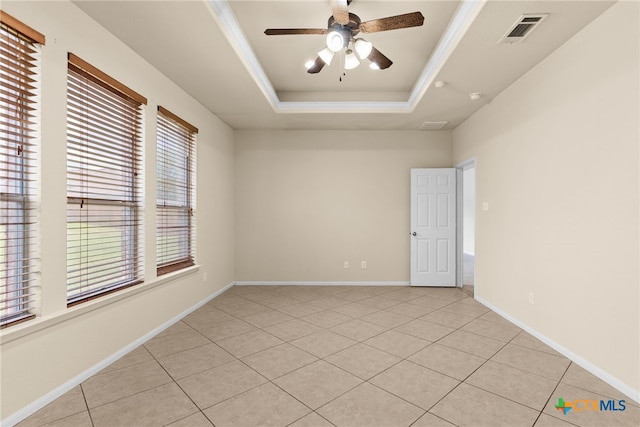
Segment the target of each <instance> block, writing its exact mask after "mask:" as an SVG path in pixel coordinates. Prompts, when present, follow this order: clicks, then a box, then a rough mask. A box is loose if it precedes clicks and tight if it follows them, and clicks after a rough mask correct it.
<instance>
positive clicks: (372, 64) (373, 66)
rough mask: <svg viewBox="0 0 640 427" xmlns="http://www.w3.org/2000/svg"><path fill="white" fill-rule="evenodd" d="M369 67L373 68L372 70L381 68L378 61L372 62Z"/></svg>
mask: <svg viewBox="0 0 640 427" xmlns="http://www.w3.org/2000/svg"><path fill="white" fill-rule="evenodd" d="M369 68H371V69H372V70H379V69H380V66H379V65H378V64H377V63H376V62H372V63H371V64H369Z"/></svg>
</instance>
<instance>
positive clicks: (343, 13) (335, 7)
mask: <svg viewBox="0 0 640 427" xmlns="http://www.w3.org/2000/svg"><path fill="white" fill-rule="evenodd" d="M331 12H332V13H333V19H335V20H336V22H337V23H338V24H340V25H347V24H348V23H349V10H348V9H347V0H331Z"/></svg>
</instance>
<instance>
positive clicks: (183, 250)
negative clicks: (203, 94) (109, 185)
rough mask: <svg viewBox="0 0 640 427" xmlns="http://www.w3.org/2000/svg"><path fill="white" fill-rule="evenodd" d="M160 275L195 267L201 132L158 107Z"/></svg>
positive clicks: (157, 209)
mask: <svg viewBox="0 0 640 427" xmlns="http://www.w3.org/2000/svg"><path fill="white" fill-rule="evenodd" d="M157 129H158V135H157V148H156V150H157V204H156V221H157V233H156V244H157V272H158V275H162V274H166V273H170V272H172V271H176V270H179V269H182V268H186V267H189V266H192V265H194V254H195V216H194V196H195V194H194V178H195V173H194V166H195V161H194V160H195V159H194V155H195V138H196V134H197V132H198V129H197V128H195V127H194V126H192V125H190V124H189V123H187V122H186V121H184V120H182V119H181V118H179V117H178V116H176V115H175V114H173V113H171V112H170V111H168V110H167V109H165V108H163V107H158V128H157Z"/></svg>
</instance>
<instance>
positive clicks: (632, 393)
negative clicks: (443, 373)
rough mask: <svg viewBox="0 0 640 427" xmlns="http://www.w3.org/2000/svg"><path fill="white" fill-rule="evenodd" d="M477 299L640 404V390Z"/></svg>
mask: <svg viewBox="0 0 640 427" xmlns="http://www.w3.org/2000/svg"><path fill="white" fill-rule="evenodd" d="M475 299H476V301H478V302H479V303H481V304H483V305H484V306H486V307H487V308H490V309H491V310H493V311H495V312H496V313H497V314H499V315H500V316H502V317H504V318H505V319H507V320H508V321H509V322H511V323H513V324H514V325H516V326H518V327H519V328H520V329H522V330H524V331H526V332H528V333H530V334H531V335H533V336H534V337H536V338H538V339H539V340H540V341H542V342H543V343H545V344H546V345H548V346H549V347H551V348H552V349H554V350H555V351H557V352H558V353H560V354H562V355H563V356H565V357H566V358H567V359H569V360H571V361H572V362H574V363H575V364H577V365H579V366H580V367H582V368H584V369H585V370H587V371H589V372H591V373H592V374H593V375H595V376H596V377H598V378H600V379H601V380H602V381H604V382H605V383H607V384H609V385H610V386H611V387H613V388H615V389H616V390H618V391H619V392H621V393H623V394H625V395H627V396H629V397H630V398H632V399H633V400H635V401H636V402H638V403H640V390H636V389H634V388H633V387H631V386H628V385H627V384H625V383H624V382H622V381H620V380H619V379H618V378H616V377H614V376H613V375H611V374H609V373H607V372H605V371H604V370H602V369H601V368H599V367H597V366H596V365H594V364H593V363H591V362H589V361H587V360H585V359H584V358H582V357H581V356H579V355H577V354H575V353H574V352H572V351H571V350H569V349H567V348H566V347H564V346H562V345H561V344H558V343H557V342H555V341H554V340H552V339H551V338H549V337H547V336H546V335H543V334H541V333H540V332H538V331H536V330H535V329H533V328H531V327H530V326H528V325H527V324H525V323H522V322H521V321H519V320H518V319H516V318H514V317H512V316H510V315H508V314H507V313H505V312H504V311H502V310H500V309H499V308H497V307H495V306H494V305H492V304H491V303H489V302H487V301H485V300H484V299H482V298H480V297H478V296H476V297H475Z"/></svg>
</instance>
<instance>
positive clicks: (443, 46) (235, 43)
mask: <svg viewBox="0 0 640 427" xmlns="http://www.w3.org/2000/svg"><path fill="white" fill-rule="evenodd" d="M486 2H487V0H463V1H462V3H461V4H460V6H459V7H458V10H456V12H455V14H454V16H453V19H452V20H451V22H449V25H448V26H447V28H446V29H445V31H444V34H443V36H442V38H441V39H440V41H439V42H438V45H437V46H436V48H435V49H434V51H433V53H432V54H431V56H430V57H429V60H428V61H427V64H426V65H425V67H424V69H423V70H422V73H421V74H420V76H419V77H418V80H417V81H416V84H415V85H414V87H413V90H412V91H411V93H410V95H409V98H408V100H407V101H406V102H389V101H379V102H344V101H335V102H331V101H322V102H318V101H313V102H291V101H288V102H283V101H280V99H279V98H278V95H277V94H276V91H275V89H274V88H273V85H272V84H271V81H270V80H269V78H268V77H267V75H266V73H265V72H264V70H263V69H262V66H261V65H260V63H259V62H258V59H257V58H256V55H255V53H254V52H253V49H251V46H250V45H249V42H248V41H247V38H246V37H245V35H244V33H243V32H242V30H241V29H240V25H239V24H238V21H237V19H236V17H235V15H234V14H233V11H232V10H231V7H230V6H229V3H228V2H227V1H226V0H207V5H208V7H209V10H210V11H211V14H212V15H213V17H214V19H215V20H216V22H217V23H218V25H219V27H220V29H221V30H222V32H223V33H224V35H225V37H226V38H227V41H228V42H229V43H230V44H231V47H232V48H233V50H234V51H235V52H236V54H237V55H238V57H239V58H240V61H242V63H243V65H244V66H245V68H246V69H247V71H248V72H249V74H250V75H251V77H252V78H253V80H254V81H255V82H256V84H257V85H258V87H259V88H260V91H261V92H262V93H263V94H264V96H265V98H266V99H267V101H268V102H269V104H270V105H271V107H272V108H273V110H274V111H275V112H276V113H411V112H412V111H413V110H414V108H415V107H416V106H417V104H418V102H419V101H420V99H422V97H423V96H424V94H425V93H426V91H427V89H428V88H429V86H430V85H431V83H432V82H433V81H434V80H435V78H436V76H437V74H438V72H440V70H441V69H442V67H443V66H444V64H445V63H446V61H447V60H448V59H449V57H450V56H451V54H452V53H453V51H454V50H455V48H456V47H457V46H458V44H459V43H460V41H461V40H462V38H463V37H464V35H465V34H466V32H467V31H468V30H469V28H470V27H471V24H472V23H473V22H474V20H475V19H476V17H477V16H478V14H479V13H480V11H481V10H482V8H483V7H484V5H485V4H486Z"/></svg>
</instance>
